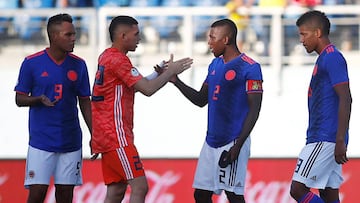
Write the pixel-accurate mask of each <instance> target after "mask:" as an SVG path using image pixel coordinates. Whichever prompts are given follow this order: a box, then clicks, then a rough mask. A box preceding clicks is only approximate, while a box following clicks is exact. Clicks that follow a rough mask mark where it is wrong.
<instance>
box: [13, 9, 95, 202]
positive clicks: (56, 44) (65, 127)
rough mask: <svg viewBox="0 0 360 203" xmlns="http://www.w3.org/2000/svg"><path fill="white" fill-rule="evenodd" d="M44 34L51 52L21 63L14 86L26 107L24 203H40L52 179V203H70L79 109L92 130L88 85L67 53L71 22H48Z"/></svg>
mask: <svg viewBox="0 0 360 203" xmlns="http://www.w3.org/2000/svg"><path fill="white" fill-rule="evenodd" d="M47 32H48V37H49V42H50V46H49V47H48V48H46V49H44V50H42V51H40V52H38V53H35V54H32V55H30V56H28V57H26V58H25V59H24V61H23V63H22V65H21V68H20V73H19V77H18V82H17V85H16V86H15V91H16V96H15V99H16V104H17V105H18V106H20V107H21V106H28V107H30V108H29V134H30V136H29V148H28V154H27V159H26V174H25V187H26V188H28V189H29V195H28V200H27V202H28V203H39V202H44V199H45V197H46V193H47V189H48V186H49V184H50V178H51V177H53V178H54V183H55V198H56V202H58V203H71V202H72V199H73V189H74V186H75V185H80V184H82V176H81V167H82V131H81V129H80V124H79V118H78V108H77V104H78V103H79V106H80V110H81V113H82V116H83V118H84V120H85V122H86V124H87V127H88V128H89V130H90V129H91V104H90V85H89V78H88V71H87V66H86V64H85V61H84V60H82V59H81V58H79V57H77V56H75V55H73V54H71V53H70V52H72V51H73V48H74V44H75V28H74V25H73V24H72V17H71V16H70V15H68V14H58V15H55V16H52V17H50V18H49V20H48V24H47Z"/></svg>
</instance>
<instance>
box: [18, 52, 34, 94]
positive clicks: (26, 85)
mask: <svg viewBox="0 0 360 203" xmlns="http://www.w3.org/2000/svg"><path fill="white" fill-rule="evenodd" d="M32 84H33V78H32V73H31V67H30V64H29V61H28V60H27V59H25V60H24V61H23V62H22V64H21V67H20V72H19V76H18V79H17V83H16V86H15V89H14V90H15V91H16V92H19V93H24V94H29V93H30V92H31V89H32Z"/></svg>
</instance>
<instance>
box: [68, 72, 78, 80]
mask: <svg viewBox="0 0 360 203" xmlns="http://www.w3.org/2000/svg"><path fill="white" fill-rule="evenodd" d="M67 77H68V78H69V80H71V81H76V80H77V77H78V76H77V73H76V72H75V71H74V70H69V71H68V72H67Z"/></svg>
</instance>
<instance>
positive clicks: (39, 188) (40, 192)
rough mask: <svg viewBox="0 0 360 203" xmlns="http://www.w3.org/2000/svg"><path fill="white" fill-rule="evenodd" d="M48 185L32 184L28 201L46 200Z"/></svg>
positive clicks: (29, 202)
mask: <svg viewBox="0 0 360 203" xmlns="http://www.w3.org/2000/svg"><path fill="white" fill-rule="evenodd" d="M47 188H48V186H47V185H31V186H30V188H29V195H28V199H27V203H38V202H44V200H45V197H46V192H47Z"/></svg>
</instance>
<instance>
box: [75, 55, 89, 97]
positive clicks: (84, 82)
mask: <svg viewBox="0 0 360 203" xmlns="http://www.w3.org/2000/svg"><path fill="white" fill-rule="evenodd" d="M90 95H91V91H90V82H89V73H88V69H87V66H86V63H85V61H82V72H81V78H80V83H79V92H78V96H80V97H88V96H90Z"/></svg>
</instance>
